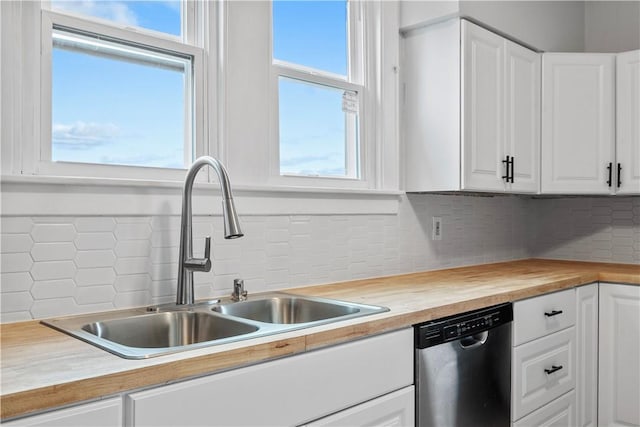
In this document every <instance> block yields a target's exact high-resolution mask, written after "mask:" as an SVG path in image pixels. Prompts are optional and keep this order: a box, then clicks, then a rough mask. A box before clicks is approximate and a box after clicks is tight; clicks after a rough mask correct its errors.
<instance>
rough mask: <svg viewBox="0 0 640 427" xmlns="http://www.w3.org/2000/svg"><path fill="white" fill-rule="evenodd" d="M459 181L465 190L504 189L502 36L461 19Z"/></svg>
mask: <svg viewBox="0 0 640 427" xmlns="http://www.w3.org/2000/svg"><path fill="white" fill-rule="evenodd" d="M462 45H463V60H462V70H463V78H462V86H463V88H462V93H463V97H462V100H463V101H462V102H463V108H462V111H463V115H462V125H463V126H462V133H463V136H462V140H463V143H462V147H463V156H462V176H463V179H462V183H463V189H465V190H498V191H501V190H503V189H504V183H503V181H502V178H501V176H502V175H503V173H502V163H501V160H502V158H503V118H502V117H503V112H504V105H503V104H504V101H503V69H504V65H503V64H504V39H503V38H502V37H500V36H498V35H497V34H494V33H492V32H490V31H487V30H485V29H484V28H481V27H479V26H477V25H475V24H472V23H470V22H467V21H463V22H462Z"/></svg>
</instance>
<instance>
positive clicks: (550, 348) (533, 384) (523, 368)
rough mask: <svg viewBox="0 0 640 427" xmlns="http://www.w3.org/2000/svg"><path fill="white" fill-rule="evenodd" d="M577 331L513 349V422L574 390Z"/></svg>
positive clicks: (550, 336)
mask: <svg viewBox="0 0 640 427" xmlns="http://www.w3.org/2000/svg"><path fill="white" fill-rule="evenodd" d="M575 360H576V354H575V328H574V327H571V328H569V329H565V330H562V331H560V332H556V333H555V334H552V335H549V336H546V337H544V338H540V339H538V340H535V341H531V342H529V343H526V344H523V345H521V346H518V347H516V348H514V349H513V361H512V383H511V390H512V393H511V396H512V399H511V420H512V421H515V420H517V419H520V418H521V417H523V416H525V415H527V414H529V413H531V412H533V411H534V410H536V409H538V408H540V407H541V406H543V405H545V404H547V403H549V402H551V401H552V400H553V399H555V398H557V397H559V396H561V395H563V394H565V393H567V392H568V391H570V390H572V389H573V388H574V387H575V383H576V376H575Z"/></svg>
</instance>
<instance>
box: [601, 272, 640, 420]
mask: <svg viewBox="0 0 640 427" xmlns="http://www.w3.org/2000/svg"><path fill="white" fill-rule="evenodd" d="M599 310H600V330H599V352H598V353H599V356H600V360H599V369H598V375H599V381H598V425H599V426H603V427H604V426H640V286H636V285H620V284H613V283H600V306H599Z"/></svg>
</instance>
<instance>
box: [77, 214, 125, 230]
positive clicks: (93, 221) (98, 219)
mask: <svg viewBox="0 0 640 427" xmlns="http://www.w3.org/2000/svg"><path fill="white" fill-rule="evenodd" d="M74 225H75V227H76V231H77V232H78V233H87V232H96V231H113V230H114V229H115V228H116V221H115V219H113V218H110V217H102V216H91V217H80V218H77V219H76V220H75V222H74Z"/></svg>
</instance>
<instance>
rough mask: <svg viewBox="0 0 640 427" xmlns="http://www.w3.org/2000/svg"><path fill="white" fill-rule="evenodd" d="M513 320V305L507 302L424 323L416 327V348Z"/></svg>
mask: <svg viewBox="0 0 640 427" xmlns="http://www.w3.org/2000/svg"><path fill="white" fill-rule="evenodd" d="M512 320H513V307H512V305H511V303H507V304H501V305H497V306H493V307H487V308H483V309H481V310H476V311H473V312H469V313H465V314H457V315H454V316H450V317H445V318H443V319H438V320H434V321H431V322H427V323H422V324H420V325H416V327H415V341H416V348H426V347H431V346H432V345H436V344H440V343H443V342H447V341H451V340H455V339H458V338H463V337H465V336H468V335H474V334H477V333H480V332H483V331H486V330H489V329H492V328H495V327H497V326H500V325H503V324H505V323H507V322H511V321H512Z"/></svg>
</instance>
